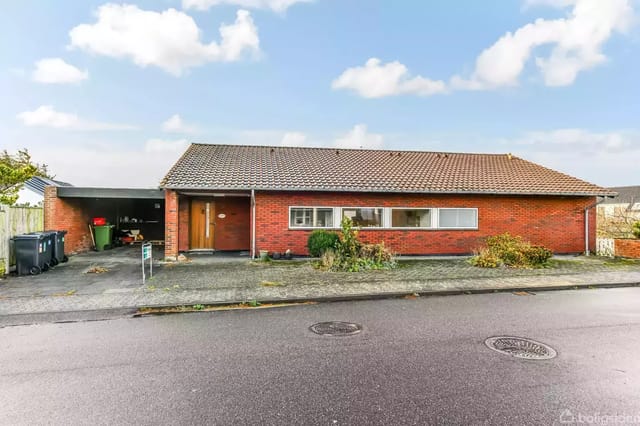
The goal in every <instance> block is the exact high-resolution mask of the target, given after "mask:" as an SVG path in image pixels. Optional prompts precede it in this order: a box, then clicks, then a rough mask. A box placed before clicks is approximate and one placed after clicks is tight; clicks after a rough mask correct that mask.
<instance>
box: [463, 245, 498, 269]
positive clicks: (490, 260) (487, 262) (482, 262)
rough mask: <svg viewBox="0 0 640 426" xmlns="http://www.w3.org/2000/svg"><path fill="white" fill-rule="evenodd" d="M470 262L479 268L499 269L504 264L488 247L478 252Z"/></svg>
mask: <svg viewBox="0 0 640 426" xmlns="http://www.w3.org/2000/svg"><path fill="white" fill-rule="evenodd" d="M469 262H470V263H471V264H472V265H473V266H477V267H479V268H497V267H498V266H500V265H501V263H502V262H501V261H500V259H498V257H497V256H496V255H495V254H494V253H493V252H492V251H491V250H489V249H488V248H486V247H485V248H482V249H480V250H478V251H476V254H475V256H473V257H472V258H471V259H470V260H469Z"/></svg>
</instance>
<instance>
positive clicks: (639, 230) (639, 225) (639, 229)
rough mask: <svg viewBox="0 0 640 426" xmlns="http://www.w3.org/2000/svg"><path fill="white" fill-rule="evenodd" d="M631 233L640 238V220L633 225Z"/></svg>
mask: <svg viewBox="0 0 640 426" xmlns="http://www.w3.org/2000/svg"><path fill="white" fill-rule="evenodd" d="M631 233H632V234H633V235H634V236H635V237H636V238H640V220H639V221H637V222H634V224H633V225H631Z"/></svg>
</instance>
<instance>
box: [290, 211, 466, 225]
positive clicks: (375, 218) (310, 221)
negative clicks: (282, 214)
mask: <svg viewBox="0 0 640 426" xmlns="http://www.w3.org/2000/svg"><path fill="white" fill-rule="evenodd" d="M344 217H348V218H350V219H351V220H352V221H353V226H356V227H358V228H384V229H403V228H404V229H478V209H477V208H436V207H433V208H431V207H430V208H426V207H424V208H411V207H385V208H383V207H289V227H290V228H300V229H309V228H311V229H313V228H334V229H335V228H339V227H340V221H341V220H342V218H344Z"/></svg>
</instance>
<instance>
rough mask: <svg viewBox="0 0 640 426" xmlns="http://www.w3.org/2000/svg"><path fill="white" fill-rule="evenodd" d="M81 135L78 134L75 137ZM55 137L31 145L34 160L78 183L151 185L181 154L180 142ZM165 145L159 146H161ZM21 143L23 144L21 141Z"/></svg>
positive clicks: (30, 150)
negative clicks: (57, 138)
mask: <svg viewBox="0 0 640 426" xmlns="http://www.w3.org/2000/svg"><path fill="white" fill-rule="evenodd" d="M76 139H78V138H76ZM80 139H82V140H75V141H74V142H69V139H68V138H64V140H56V139H52V141H51V142H53V141H55V143H47V144H39V143H35V144H32V146H28V145H27V146H28V148H29V153H30V154H31V155H32V156H33V160H34V161H36V162H40V163H45V164H47V165H48V167H49V170H50V171H51V173H53V174H54V175H55V176H56V178H57V179H59V180H62V181H64V182H69V183H71V184H73V185H76V186H92V187H93V186H95V187H112V188H113V187H115V188H150V187H157V186H158V185H159V183H160V180H161V179H162V177H163V176H164V175H165V174H166V173H167V171H168V170H169V169H170V168H171V166H172V165H173V164H174V163H175V162H176V161H177V160H178V158H179V157H180V155H181V154H182V152H183V151H182V150H181V149H180V147H181V145H180V144H179V143H176V144H174V145H172V143H171V141H166V142H167V144H166V145H162V144H161V143H156V142H149V141H147V142H146V143H145V142H144V141H136V140H131V141H130V142H129V143H127V144H122V143H121V140H118V141H110V140H101V141H96V140H86V139H84V138H80ZM161 145H162V146H163V148H165V149H163V148H159V146H161ZM20 146H22V145H20Z"/></svg>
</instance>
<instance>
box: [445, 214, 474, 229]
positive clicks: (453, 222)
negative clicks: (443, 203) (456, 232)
mask: <svg viewBox="0 0 640 426" xmlns="http://www.w3.org/2000/svg"><path fill="white" fill-rule="evenodd" d="M439 217H440V223H439V227H440V228H477V227H478V218H477V215H476V210H475V209H440V211H439Z"/></svg>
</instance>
